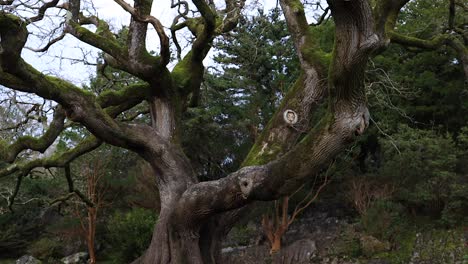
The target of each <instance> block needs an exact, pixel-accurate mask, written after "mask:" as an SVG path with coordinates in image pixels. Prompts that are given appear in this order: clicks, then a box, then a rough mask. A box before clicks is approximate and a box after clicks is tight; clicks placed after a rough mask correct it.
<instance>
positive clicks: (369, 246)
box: [359, 236, 390, 257]
mask: <svg viewBox="0 0 468 264" xmlns="http://www.w3.org/2000/svg"><path fill="white" fill-rule="evenodd" d="M359 243H360V245H361V250H362V253H363V254H364V255H365V256H367V257H371V256H373V255H375V254H378V253H382V252H386V251H388V250H390V243H389V242H382V241H380V240H378V239H377V238H375V237H373V236H362V237H361V238H360V239H359Z"/></svg>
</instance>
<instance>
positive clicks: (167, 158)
mask: <svg viewBox="0 0 468 264" xmlns="http://www.w3.org/2000/svg"><path fill="white" fill-rule="evenodd" d="M116 1H117V2H118V3H119V4H120V5H121V6H123V7H124V9H125V10H127V11H128V12H130V13H131V15H132V19H131V22H130V27H129V28H130V30H129V34H128V38H127V41H126V43H124V44H122V43H120V42H119V41H118V40H117V38H116V37H114V35H113V34H112V32H110V30H109V27H108V25H107V24H106V23H105V22H104V21H101V20H99V19H97V18H92V17H89V18H86V17H82V16H83V15H82V13H80V12H79V11H80V10H79V8H80V6H79V2H80V1H76V0H74V1H72V3H71V5H70V8H71V10H68V11H70V12H71V14H72V16H71V19H70V20H69V21H68V20H67V21H66V23H67V26H66V32H67V33H70V34H72V35H73V36H75V37H76V38H78V39H79V40H81V41H83V42H86V43H88V44H90V45H92V46H95V47H97V48H99V49H101V50H102V51H103V52H105V53H106V55H105V60H106V62H107V64H109V65H111V66H112V67H114V68H117V69H121V70H123V71H126V72H128V73H130V74H132V75H135V76H137V77H139V78H140V79H141V80H142V81H144V82H146V83H145V84H144V85H141V84H139V85H135V86H132V87H127V88H124V89H123V90H122V91H118V92H107V93H103V94H101V95H99V96H96V95H94V94H90V93H86V92H84V91H83V90H82V89H80V88H78V87H76V86H74V85H73V84H71V83H69V82H66V81H63V80H60V79H58V78H55V77H51V76H46V75H44V74H42V73H40V72H38V71H37V70H36V69H34V68H33V67H32V66H31V65H29V64H27V63H26V62H25V61H24V60H22V58H21V51H22V49H23V47H24V44H25V43H26V40H27V36H28V31H27V28H26V23H24V22H23V21H22V20H21V19H20V18H18V17H15V16H14V15H11V14H6V13H5V12H3V11H2V12H0V35H1V39H0V44H1V49H0V84H2V85H5V86H7V87H9V88H12V89H15V90H18V91H23V92H27V93H34V94H36V95H38V96H41V97H43V98H45V99H50V100H54V101H55V102H57V103H59V104H60V105H61V108H63V112H64V113H65V115H66V117H67V118H68V119H70V120H72V121H75V122H78V123H80V124H82V125H83V126H84V127H86V128H87V129H88V130H89V131H90V132H91V133H92V134H93V135H94V136H95V137H96V138H97V139H96V138H94V137H93V138H91V139H90V140H89V141H90V142H84V143H83V145H81V144H80V145H79V146H78V147H77V148H76V150H75V151H69V152H66V153H64V154H63V155H62V156H60V158H54V159H47V160H39V161H37V160H35V161H32V162H28V163H25V164H19V165H18V164H12V165H11V166H9V167H7V168H6V169H2V170H1V171H0V176H5V175H10V174H12V173H14V172H19V173H20V177H18V184H17V186H19V184H20V183H21V177H23V176H24V175H27V173H29V171H30V170H31V169H33V168H35V167H38V166H58V167H63V166H66V165H67V164H68V163H69V162H70V161H71V160H73V159H74V158H76V157H77V156H79V155H81V154H82V153H85V152H87V151H90V150H92V149H93V148H96V147H97V146H98V145H99V144H100V143H101V140H102V141H104V142H106V143H108V144H112V145H114V146H118V147H122V148H126V149H129V150H132V151H134V152H136V153H138V154H139V155H140V156H141V157H142V158H143V159H145V160H146V161H147V162H148V163H149V164H150V166H151V168H152V170H153V173H154V177H155V181H156V183H157V186H158V189H159V194H160V200H161V211H160V213H159V220H158V222H157V223H156V226H155V229H154V234H153V238H152V241H151V244H150V246H149V248H148V250H147V251H146V252H145V254H144V255H143V256H142V257H141V258H139V259H138V260H136V261H135V263H145V264H168V263H177V264H179V263H196V264H199V263H207V264H212V263H221V257H220V249H221V245H220V243H221V240H222V238H223V237H224V236H225V235H226V234H227V232H228V231H229V229H230V227H231V226H232V225H233V224H234V223H235V221H236V220H237V219H238V218H239V217H240V216H242V214H244V213H245V211H246V210H245V209H244V208H249V207H250V205H251V204H252V203H253V202H254V201H262V200H275V199H277V198H279V197H282V196H285V195H288V194H290V193H292V192H293V191H294V190H296V189H297V188H298V186H300V185H302V184H304V183H305V182H306V181H308V180H310V179H313V177H315V176H316V175H317V174H318V173H320V172H321V170H322V169H323V168H324V167H326V166H327V165H328V164H329V162H330V161H331V160H333V159H334V158H335V156H336V155H337V154H338V153H340V152H341V151H342V150H343V149H344V148H345V147H346V146H347V145H348V144H349V143H350V142H353V140H355V139H356V136H359V135H361V134H362V133H363V132H364V130H365V129H366V127H367V126H368V123H369V112H368V109H367V106H366V97H365V92H364V71H365V67H366V64H367V61H368V59H369V57H370V56H371V55H373V54H375V53H377V52H380V51H382V50H383V49H384V48H385V47H386V45H387V44H388V43H389V39H390V37H392V39H395V40H396V41H398V40H401V42H404V41H409V42H411V43H412V44H413V45H416V44H420V42H418V40H414V39H402V38H399V35H396V34H391V31H392V30H393V28H394V26H395V21H396V18H397V15H398V12H399V10H400V9H401V7H402V6H403V5H404V4H405V3H406V2H407V1H408V0H382V1H378V2H376V1H367V0H329V1H328V4H329V7H330V10H331V13H332V17H333V19H334V22H335V43H334V50H333V52H332V53H330V54H328V53H326V52H324V51H322V50H321V49H320V45H319V43H318V42H317V39H315V38H314V36H313V34H311V30H310V25H309V24H308V21H307V19H306V16H305V11H304V7H303V5H302V3H301V2H300V0H280V4H281V7H282V9H283V13H284V15H285V19H286V22H287V24H288V28H289V31H290V32H291V38H292V40H293V41H294V44H295V47H296V52H297V54H298V56H299V60H300V66H301V76H300V78H299V79H298V81H297V82H296V83H295V84H294V85H293V87H292V89H290V92H289V93H288V95H287V96H286V97H285V98H284V100H283V102H282V104H281V106H280V107H279V108H278V110H277V112H276V113H275V114H274V117H273V118H272V120H271V121H270V122H269V124H268V125H267V127H266V128H265V130H264V131H263V132H262V135H261V136H260V137H259V139H258V140H257V141H256V143H255V145H254V147H253V148H252V150H251V152H250V153H249V155H248V157H247V158H246V160H245V162H244V164H243V165H244V167H243V168H241V169H239V170H238V171H236V172H234V173H231V174H230V175H228V176H227V177H225V178H222V179H219V180H213V181H208V182H199V180H198V179H197V177H196V175H195V174H194V172H193V170H192V168H191V165H190V161H189V160H188V158H187V157H186V156H185V154H184V152H183V150H182V148H181V146H180V143H179V135H178V133H180V131H178V128H179V127H180V125H179V123H178V122H180V116H181V114H182V112H183V111H184V108H185V107H186V106H187V105H188V102H187V101H189V99H190V96H192V97H191V98H195V99H196V97H197V94H198V90H199V89H200V83H201V81H202V79H203V71H204V67H203V59H204V58H205V57H206V55H207V53H208V51H209V50H210V47H211V43H212V41H213V39H214V37H215V36H216V35H217V34H220V32H225V30H228V29H229V28H232V27H233V25H235V23H233V21H235V20H236V17H235V16H237V14H239V12H237V11H238V10H239V7H241V6H243V3H244V2H243V1H242V0H240V1H234V0H233V1H230V0H228V4H227V5H226V8H227V9H229V12H228V14H229V15H226V16H225V19H224V20H223V19H222V17H223V14H222V13H221V14H216V11H215V10H214V9H213V8H212V6H211V5H210V4H209V3H207V1H204V0H193V3H194V5H195V7H196V8H197V9H198V11H199V13H198V14H199V15H200V17H198V18H188V19H187V20H185V21H184V23H179V24H176V23H177V22H174V23H175V25H174V28H173V30H174V31H175V30H177V28H179V27H180V28H184V27H187V28H188V29H189V30H190V31H191V32H192V33H193V35H194V38H195V40H194V42H193V45H192V50H191V51H190V52H189V53H188V54H187V55H186V56H185V57H184V58H183V59H182V60H181V61H180V62H179V63H177V65H176V66H175V67H174V69H173V70H172V72H170V71H169V70H168V69H167V67H166V64H167V62H168V54H167V53H168V51H167V50H168V49H167V45H166V44H167V40H166V37H165V34H164V30H161V27H160V25H159V24H158V21H157V20H155V18H154V17H151V16H150V11H151V5H152V2H153V1H146V0H135V1H134V7H131V6H129V5H128V4H126V2H124V1H120V0H116ZM370 2H375V3H376V6H375V7H374V9H372V7H371V6H370ZM231 11H232V12H231ZM233 16H234V17H233ZM225 22H226V23H225ZM90 23H92V24H94V25H95V26H96V27H98V28H99V30H96V32H92V31H91V30H89V29H87V28H85V27H83V25H86V24H90ZM147 23H154V25H156V30H157V32H158V34H159V37H160V41H161V50H160V52H159V56H153V55H150V54H149V53H148V52H147V50H146V45H145V44H146V43H145V39H146V31H147ZM453 41H455V40H453ZM438 43H439V42H437V43H436V44H434V43H432V42H428V43H425V42H424V43H422V45H425V46H427V45H429V46H431V45H432V44H434V45H438ZM459 44H460V43H459V42H453V44H452V45H453V46H454V48H455V49H458V50H459V53H462V54H464V55H465V57H463V58H466V48H465V47H464V46H463V47H462V46H459ZM431 47H432V46H431ZM462 48H463V49H462ZM464 61H466V60H464ZM464 65H466V63H465V64H464ZM465 71H466V68H465ZM143 100H146V101H147V102H148V104H149V105H150V114H151V121H152V124H151V125H150V126H149V125H144V124H126V123H123V122H120V121H118V120H116V119H115V117H117V116H118V115H119V114H120V113H122V112H123V111H126V110H128V109H130V108H132V107H133V106H135V105H136V104H138V103H139V102H141V101H143ZM195 101H196V100H195ZM322 103H325V104H326V106H327V113H326V114H325V115H324V116H322V118H321V120H320V121H319V122H318V124H311V120H312V117H313V116H314V115H315V114H317V113H316V112H317V111H316V110H317V109H318V106H319V105H321V104H322ZM288 109H289V110H292V111H294V112H295V113H296V114H297V116H298V123H297V124H298V125H300V126H299V127H297V125H292V124H290V123H287V122H285V120H284V118H283V114H284V112H285V111H286V110H288ZM59 111H60V112H58V113H57V116H56V121H54V125H53V127H57V128H59V129H63V120H64V116H63V114H64V113H62V112H61V111H62V110H59ZM57 136H58V133H49V134H48V135H47V136H46V137H45V138H44V139H43V140H33V141H31V140H29V141H28V142H23V143H22V144H17V145H15V146H16V147H15V148H14V149H13V148H12V150H11V151H9V153H7V154H8V155H4V156H6V157H7V160H8V161H14V160H15V158H16V156H17V155H18V153H19V151H21V150H24V149H28V148H29V149H37V150H42V149H44V148H46V147H47V146H48V145H50V144H51V143H52V142H53V140H54V139H55V138H56V137H57ZM98 139H99V140H98ZM39 141H40V142H39ZM18 188H19V187H17V188H16V189H18ZM276 244H277V243H276Z"/></svg>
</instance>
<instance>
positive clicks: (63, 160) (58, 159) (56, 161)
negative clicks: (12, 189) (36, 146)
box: [0, 136, 102, 178]
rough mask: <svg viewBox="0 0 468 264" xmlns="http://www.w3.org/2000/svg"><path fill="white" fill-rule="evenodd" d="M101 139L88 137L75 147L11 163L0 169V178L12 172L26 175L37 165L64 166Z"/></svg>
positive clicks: (88, 150)
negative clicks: (39, 157)
mask: <svg viewBox="0 0 468 264" xmlns="http://www.w3.org/2000/svg"><path fill="white" fill-rule="evenodd" d="M101 143H102V141H101V140H98V139H96V138H95V137H94V136H91V137H88V138H86V139H85V140H83V141H82V142H80V143H79V144H78V145H77V146H76V147H75V148H73V149H70V150H68V151H66V152H63V153H60V154H55V155H54V156H51V157H48V158H42V159H34V160H29V161H24V162H20V163H13V164H12V165H9V166H7V167H5V168H3V169H1V170H0V178H3V177H6V176H9V175H11V174H13V173H19V175H23V176H25V175H28V174H29V172H31V170H33V169H35V168H39V167H43V168H51V167H64V166H65V165H66V164H67V163H69V162H71V161H72V160H74V159H76V158H78V157H79V156H81V155H83V154H85V153H88V152H90V151H92V150H94V149H96V148H97V147H99V146H100V145H101Z"/></svg>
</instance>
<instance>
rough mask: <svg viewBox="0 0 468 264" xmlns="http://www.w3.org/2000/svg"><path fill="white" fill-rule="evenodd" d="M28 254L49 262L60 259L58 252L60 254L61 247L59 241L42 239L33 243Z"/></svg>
mask: <svg viewBox="0 0 468 264" xmlns="http://www.w3.org/2000/svg"><path fill="white" fill-rule="evenodd" d="M28 252H29V253H30V254H31V255H32V256H34V257H36V258H38V259H40V260H49V259H54V258H60V257H61V256H60V252H62V245H61V243H60V242H59V241H57V240H54V239H52V238H48V237H44V238H41V239H39V240H37V241H35V242H34V243H33V244H32V245H31V246H30V247H29V250H28Z"/></svg>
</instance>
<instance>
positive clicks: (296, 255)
mask: <svg viewBox="0 0 468 264" xmlns="http://www.w3.org/2000/svg"><path fill="white" fill-rule="evenodd" d="M316 252H317V245H316V244H315V241H313V240H311V239H301V240H298V241H296V242H294V243H293V244H291V245H289V246H288V247H286V248H284V249H282V250H281V254H280V256H279V259H280V260H279V259H275V261H274V263H282V264H293V263H294V264H298V263H309V261H310V259H311V258H312V257H313V255H314V254H315V253H316Z"/></svg>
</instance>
